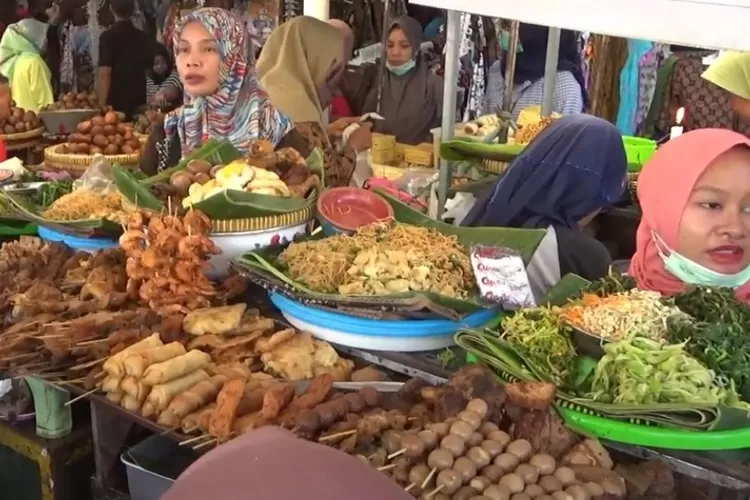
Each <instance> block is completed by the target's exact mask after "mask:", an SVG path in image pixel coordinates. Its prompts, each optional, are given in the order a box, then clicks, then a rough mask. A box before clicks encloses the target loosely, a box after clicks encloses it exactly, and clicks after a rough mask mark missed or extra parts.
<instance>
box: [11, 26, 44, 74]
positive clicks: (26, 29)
mask: <svg viewBox="0 0 750 500" xmlns="http://www.w3.org/2000/svg"><path fill="white" fill-rule="evenodd" d="M47 28H48V25H47V24H45V23H43V22H41V21H37V20H36V19H22V20H21V21H18V22H17V23H15V24H11V25H10V26H8V28H7V29H6V30H5V33H3V38H2V40H0V73H2V74H3V75H5V76H6V77H7V78H8V79H9V80H12V79H13V71H14V68H15V65H16V62H18V56H21V55H23V54H35V55H38V56H41V54H42V49H43V48H44V44H45V42H46V41H47Z"/></svg>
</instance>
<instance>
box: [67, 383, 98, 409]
mask: <svg viewBox="0 0 750 500" xmlns="http://www.w3.org/2000/svg"><path fill="white" fill-rule="evenodd" d="M98 390H99V388H98V387H94V388H93V389H91V390H90V391H88V392H84V393H83V394H80V395H78V396H76V397H74V398H73V399H69V400H68V401H66V402H65V404H64V405H63V406H70V405H72V404H73V403H75V402H76V401H80V400H82V399H84V398H85V397H87V396H91V395H92V394H94V393H95V392H96V391H98Z"/></svg>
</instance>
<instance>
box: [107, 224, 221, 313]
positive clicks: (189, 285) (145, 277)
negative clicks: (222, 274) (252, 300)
mask: <svg viewBox="0 0 750 500" xmlns="http://www.w3.org/2000/svg"><path fill="white" fill-rule="evenodd" d="M146 228H148V231H147V234H148V235H147V234H146V231H145V229H146ZM210 229H211V221H210V220H209V219H208V217H206V215H205V214H203V213H202V212H198V211H195V210H191V211H190V212H188V213H187V214H186V215H185V217H178V216H176V215H151V216H147V215H144V214H141V213H136V214H133V215H132V216H131V217H130V219H129V221H128V224H127V231H126V232H125V233H123V235H122V236H121V237H120V246H121V247H122V249H123V250H124V251H125V253H126V255H127V257H128V259H127V263H126V266H125V271H126V272H127V275H128V278H129V280H128V292H129V293H131V294H132V295H133V296H135V297H138V298H140V300H141V301H142V302H143V303H145V304H147V305H148V306H149V307H150V308H151V309H153V310H154V311H158V312H161V313H167V314H169V313H183V314H184V313H187V312H188V311H190V310H193V309H197V308H200V307H208V306H210V305H211V303H212V301H213V300H215V298H216V297H217V295H218V293H217V289H216V288H215V287H214V284H213V283H211V281H210V280H209V279H208V278H207V277H206V275H205V274H204V272H203V269H204V266H205V265H206V262H207V261H208V260H209V259H210V258H211V256H212V255H218V254H220V253H221V250H220V249H219V248H218V247H217V246H216V245H215V244H214V243H213V242H212V241H211V239H210V238H209V237H208V234H209V231H210Z"/></svg>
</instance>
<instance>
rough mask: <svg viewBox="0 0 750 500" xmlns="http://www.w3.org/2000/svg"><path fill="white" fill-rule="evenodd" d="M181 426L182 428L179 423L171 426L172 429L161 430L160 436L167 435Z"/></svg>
mask: <svg viewBox="0 0 750 500" xmlns="http://www.w3.org/2000/svg"><path fill="white" fill-rule="evenodd" d="M179 428H180V426H179V425H178V426H176V427H172V428H170V429H164V430H163V431H161V432H160V433H159V435H160V436H166V435H167V434H169V433H170V432H174V431H176V430H177V429H179Z"/></svg>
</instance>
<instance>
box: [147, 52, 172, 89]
mask: <svg viewBox="0 0 750 500" xmlns="http://www.w3.org/2000/svg"><path fill="white" fill-rule="evenodd" d="M157 56H161V57H163V58H164V60H165V61H166V63H167V68H166V71H165V73H164V74H163V75H159V74H157V73H156V72H154V65H153V63H152V64H151V67H150V68H149V69H148V76H149V77H150V78H151V81H152V82H154V84H156V85H161V84H162V83H164V81H165V80H166V79H167V78H169V75H171V74H172V71H174V62H173V61H172V57H171V56H170V54H169V52H168V51H167V48H166V47H165V46H164V45H163V44H161V43H158V42H157V43H156V44H155V45H154V59H156V57H157Z"/></svg>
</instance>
